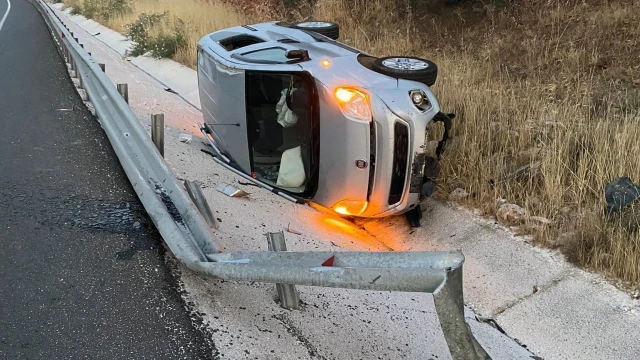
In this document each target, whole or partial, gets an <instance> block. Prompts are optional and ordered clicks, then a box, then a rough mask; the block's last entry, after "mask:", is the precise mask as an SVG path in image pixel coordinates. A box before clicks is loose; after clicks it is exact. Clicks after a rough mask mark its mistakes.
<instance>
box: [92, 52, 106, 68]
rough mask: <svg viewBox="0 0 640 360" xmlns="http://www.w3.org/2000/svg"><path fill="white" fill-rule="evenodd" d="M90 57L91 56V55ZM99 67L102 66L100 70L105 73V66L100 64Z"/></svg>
mask: <svg viewBox="0 0 640 360" xmlns="http://www.w3.org/2000/svg"><path fill="white" fill-rule="evenodd" d="M89 55H91V53H89ZM98 66H100V69H101V70H102V72H105V71H106V70H105V65H104V64H98Z"/></svg>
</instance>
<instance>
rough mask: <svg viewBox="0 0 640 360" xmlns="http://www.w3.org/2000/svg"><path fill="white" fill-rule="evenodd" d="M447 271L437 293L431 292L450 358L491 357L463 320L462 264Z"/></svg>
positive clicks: (471, 359)
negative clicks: (444, 281)
mask: <svg viewBox="0 0 640 360" xmlns="http://www.w3.org/2000/svg"><path fill="white" fill-rule="evenodd" d="M447 271H448V276H447V282H446V283H445V284H444V285H443V286H442V288H441V289H440V290H439V291H438V292H437V293H435V294H433V302H434V304H435V306H436V313H437V314H438V320H439V321H440V326H441V327H442V332H443V333H444V338H445V340H446V341H447V345H448V347H449V352H450V353H451V358H452V359H454V360H459V359H460V360H463V359H464V360H467V359H469V360H486V359H491V357H490V356H489V355H488V354H487V352H486V351H485V350H484V349H483V348H482V346H481V345H480V344H479V343H478V341H477V340H476V338H475V337H474V336H473V334H472V333H471V328H469V325H468V324H467V322H466V321H465V320H464V296H463V292H462V266H460V267H459V268H457V269H455V270H450V269H449V270H447Z"/></svg>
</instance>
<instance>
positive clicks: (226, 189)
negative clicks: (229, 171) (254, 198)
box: [216, 183, 250, 197]
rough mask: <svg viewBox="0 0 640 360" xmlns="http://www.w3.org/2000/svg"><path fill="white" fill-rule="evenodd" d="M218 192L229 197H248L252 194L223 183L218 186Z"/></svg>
mask: <svg viewBox="0 0 640 360" xmlns="http://www.w3.org/2000/svg"><path fill="white" fill-rule="evenodd" d="M216 190H218V191H220V192H221V193H223V194H225V195H227V196H229V197H248V196H249V195H250V194H249V193H248V192H246V191H243V190H240V189H237V188H235V187H234V186H233V185H229V184H225V183H222V184H220V185H218V187H217V188H216Z"/></svg>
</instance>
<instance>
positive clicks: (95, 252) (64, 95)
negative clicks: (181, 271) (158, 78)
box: [0, 0, 217, 359]
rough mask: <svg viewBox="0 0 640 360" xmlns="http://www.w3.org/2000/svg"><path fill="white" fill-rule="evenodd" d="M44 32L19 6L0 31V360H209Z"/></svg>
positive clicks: (147, 225) (139, 210) (26, 6)
mask: <svg viewBox="0 0 640 360" xmlns="http://www.w3.org/2000/svg"><path fill="white" fill-rule="evenodd" d="M7 6H8V1H7V0H0V20H1V19H2V18H3V16H4V14H5V13H6V9H7ZM47 31H48V29H47V28H46V25H45V23H44V21H43V19H42V18H41V17H40V15H39V13H38V12H37V11H36V9H35V8H34V7H33V6H32V5H31V4H30V3H29V2H28V1H27V0H11V11H10V12H9V14H8V16H7V18H6V21H5V23H4V25H3V26H2V28H0V127H1V128H0V358H2V359H43V358H55V359H60V358H73V359H75V358H91V359H174V358H188V359H205V358H214V357H215V354H216V353H217V351H216V350H215V347H214V346H213V344H212V343H211V342H210V340H209V339H210V336H209V334H207V333H206V332H204V330H201V329H202V328H203V327H201V326H200V325H198V324H199V322H198V318H197V317H194V316H192V315H190V314H189V313H188V312H187V310H186V309H185V304H184V301H183V300H182V298H181V296H180V289H179V286H178V283H177V280H176V278H175V277H174V275H173V273H172V271H171V269H170V265H167V264H166V263H165V260H164V259H165V254H164V248H163V247H162V245H161V239H160V237H159V235H158V234H157V232H156V230H155V228H154V227H153V224H152V223H151V221H150V220H149V219H148V217H147V216H146V213H145V212H144V208H143V207H142V206H141V204H140V203H139V202H138V200H137V198H136V196H135V193H134V192H133V189H132V188H131V186H130V185H129V183H128V180H127V178H126V176H125V174H124V172H123V170H122V168H121V167H120V165H119V163H118V160H117V158H116V156H115V154H114V153H113V151H112V149H111V147H110V145H109V142H108V140H107V138H106V136H105V135H104V133H103V131H102V129H101V128H100V125H99V124H98V122H97V121H96V119H95V118H94V117H93V116H92V115H91V113H89V112H88V111H87V110H86V108H85V107H84V105H83V104H82V101H81V100H80V98H79V96H78V94H77V93H76V92H75V90H74V88H73V85H72V83H71V80H70V79H69V76H68V74H67V71H66V69H65V64H64V63H63V61H62V59H61V57H60V55H59V54H58V53H57V51H56V48H55V47H54V43H53V41H52V39H51V37H50V35H49V34H48V33H47ZM194 319H195V321H194Z"/></svg>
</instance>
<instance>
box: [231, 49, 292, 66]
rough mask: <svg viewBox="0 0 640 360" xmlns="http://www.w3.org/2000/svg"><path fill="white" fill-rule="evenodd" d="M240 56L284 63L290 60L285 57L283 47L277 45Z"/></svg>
mask: <svg viewBox="0 0 640 360" xmlns="http://www.w3.org/2000/svg"><path fill="white" fill-rule="evenodd" d="M242 56H243V57H245V58H247V59H251V60H258V61H274V62H279V63H286V62H287V61H289V60H291V59H287V57H286V51H285V49H283V48H278V47H275V48H268V49H261V50H256V51H251V52H248V53H244V54H242Z"/></svg>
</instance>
